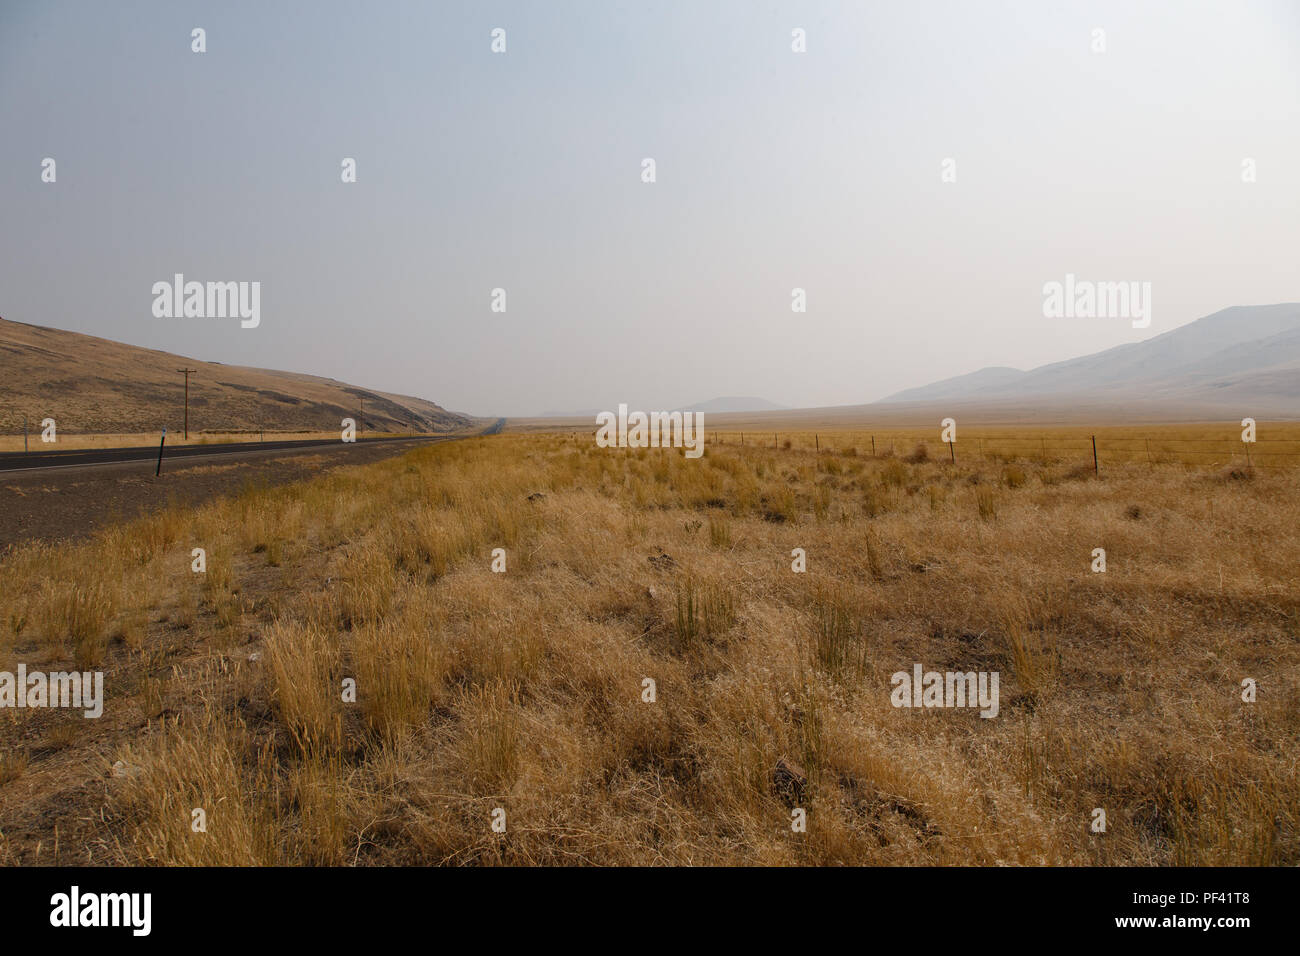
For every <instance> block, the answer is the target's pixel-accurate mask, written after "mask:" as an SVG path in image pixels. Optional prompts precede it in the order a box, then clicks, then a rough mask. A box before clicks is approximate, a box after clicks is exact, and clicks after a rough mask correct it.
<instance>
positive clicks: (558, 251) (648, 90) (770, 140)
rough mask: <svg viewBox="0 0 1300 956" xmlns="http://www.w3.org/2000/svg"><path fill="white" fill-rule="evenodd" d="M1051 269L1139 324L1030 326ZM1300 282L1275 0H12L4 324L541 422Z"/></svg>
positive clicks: (1284, 43) (1285, 20)
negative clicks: (247, 307)
mask: <svg viewBox="0 0 1300 956" xmlns="http://www.w3.org/2000/svg"><path fill="white" fill-rule="evenodd" d="M195 27H202V28H204V29H205V30H206V34H207V36H206V40H207V52H205V53H201V54H199V53H193V52H191V30H192V29H193V28H195ZM496 27H500V28H503V29H504V30H505V31H506V44H507V48H506V52H505V53H503V54H494V53H493V52H492V51H491V48H490V46H491V31H492V30H493V28H496ZM795 28H802V29H804V30H805V31H806V34H807V52H806V53H795V52H793V51H792V50H791V42H792V39H791V31H792V30H794V29H795ZM1095 28H1101V29H1103V30H1104V31H1105V43H1106V51H1105V52H1104V53H1095V52H1093V49H1092V46H1093V30H1094V29H1095ZM45 157H52V158H54V159H55V161H56V163H57V167H56V168H57V181H56V182H54V183H43V182H42V181H41V163H42V160H43V159H44V158H45ZM344 157H354V158H355V159H356V161H357V179H358V181H357V182H356V183H354V184H344V183H342V182H341V181H340V172H341V167H340V163H341V161H342V159H343V158H344ZM645 157H652V158H654V160H655V161H656V165H657V170H656V172H657V181H656V182H655V183H653V184H647V183H643V182H642V181H641V161H642V159H643V158H645ZM948 157H951V158H953V159H955V161H956V175H957V179H956V182H951V183H945V182H941V177H940V172H941V163H942V161H943V160H944V159H945V158H948ZM1246 158H1250V159H1253V160H1254V161H1255V166H1256V170H1257V181H1256V182H1254V183H1244V182H1243V181H1242V161H1243V159H1246ZM177 272H181V273H184V274H185V276H186V278H187V279H195V280H199V281H209V280H214V281H216V280H235V281H239V280H244V281H254V280H256V281H260V282H261V284H262V302H261V313H262V314H261V324H260V326H259V327H258V328H255V329H241V328H240V325H239V322H238V320H230V319H199V318H188V319H186V318H178V319H160V318H155V317H154V315H153V313H152V311H151V306H152V303H153V295H152V293H151V287H152V286H153V284H154V283H155V282H157V281H160V280H167V281H170V279H171V277H172V275H173V274H174V273H177ZM1066 273H1074V274H1076V275H1077V276H1079V277H1080V278H1084V279H1093V280H1105V281H1121V280H1133V281H1148V282H1151V283H1152V296H1153V321H1152V323H1151V327H1150V328H1148V329H1144V330H1136V329H1133V328H1132V327H1131V323H1130V322H1129V321H1128V320H1127V319H1123V318H1118V319H1078V318H1075V319H1047V318H1044V316H1043V292H1042V288H1043V284H1044V283H1045V282H1049V281H1053V280H1057V281H1061V280H1063V279H1064V277H1065V275H1066ZM498 287H500V288H504V289H505V290H506V292H507V311H506V312H505V313H504V314H500V313H494V312H492V311H491V310H490V304H491V292H492V290H493V289H494V288H498ZM794 287H802V288H804V289H806V290H807V303H808V311H807V312H806V313H804V314H797V313H793V312H792V311H791V289H792V288H794ZM1298 299H1300V3H1298V2H1296V0H1282V2H1275V3H1270V2H1247V0H1232V2H1223V3H1196V2H1188V0H1177V2H1168V3H1157V2H1133V0H1124V2H1118V3H1088V4H1082V3H1079V4H1069V3H1058V2H1050V3H1045V2H1036V0H1025V2H1017V3H977V2H956V3H925V2H918V3H911V2H909V3H889V4H884V3H866V2H851V3H830V2H828V3H756V2H753V0H739V2H734V3H733V2H717V0H680V2H641V3H612V2H602V0H583V2H555V0H548V2H544V3H542V2H527V3H474V2H469V0H465V2H457V3H435V2H418V3H396V2H386V0H373V2H369V3H355V2H352V3H337V4H336V3H323V2H310V3H307V2H304V3H289V2H283V0H277V2H273V3H260V2H259V3H221V4H187V3H180V2H170V0H169V2H152V3H124V2H114V3H103V2H85V3H57V2H42V3H22V2H15V0H0V315H3V316H4V317H5V318H9V319H15V320H19V321H23V322H31V323H36V324H39V325H50V326H55V327H57V328H63V329H71V330H74V331H79V332H87V333H91V334H94V335H100V336H104V337H107V338H112V339H117V340H122V341H126V342H130V343H132V344H136V345H145V346H150V347H154V348H159V349H164V350H167V351H172V352H178V353H181V354H185V355H189V356H193V357H195V358H200V359H207V360H215V361H222V362H229V363H237V364H244V365H256V366H264V367H271V368H283V369H290V370H294V371H303V372H312V373H315V374H322V375H329V376H333V377H336V378H339V379H344V380H347V381H350V382H353V383H356V384H359V385H364V386H367V387H371V388H379V389H386V390H389V391H396V392H404V393H408V394H414V395H419V396H422V397H425V398H429V399H432V400H433V401H436V402H438V403H439V404H442V405H444V406H446V407H448V408H452V409H455V410H459V411H466V412H471V413H476V414H482V415H490V414H507V415H526V414H536V413H538V412H541V411H543V410H550V409H556V410H559V409H578V408H613V407H615V406H616V405H617V403H619V402H627V403H629V404H630V405H631V406H632V407H634V408H646V409H655V408H666V407H673V406H675V405H680V404H683V403H687V402H694V401H700V400H704V399H708V398H711V397H714V396H718V395H759V396H762V397H765V398H768V399H771V400H772V401H776V402H779V403H782V404H786V405H792V406H812V405H832V404H850V403H857V402H863V401H869V400H874V399H876V398H880V397H883V396H884V395H886V394H889V393H891V392H894V391H897V390H899V389H902V388H907V387H911V386H915V385H920V384H924V383H926V382H928V381H931V380H934V379H937V378H942V377H945V376H948V375H954V374H960V373H963V372H968V371H972V370H974V369H977V368H979V367H981V366H985V365H1015V366H1018V367H1021V368H1027V367H1031V366H1034V365H1038V364H1042V363H1044V362H1048V361H1054V360H1058V359H1064V358H1069V357H1073V356H1075V355H1080V354H1083V353H1086V352H1091V351H1095V350H1098V349H1102V348H1107V347H1110V346H1113V345H1118V344H1121V343H1124V342H1130V341H1136V340H1138V339H1141V338H1147V337H1150V336H1152V335H1156V334H1159V333H1161V332H1165V331H1168V330H1169V329H1171V328H1173V327H1175V326H1178V325H1181V324H1184V323H1186V322H1189V321H1191V320H1193V319H1195V318H1198V317H1200V316H1202V315H1206V314H1208V313H1211V312H1214V311H1217V310H1218V309H1221V308H1223V307H1226V306H1229V305H1244V304H1259V303H1271V302H1280V301H1295V300H1298Z"/></svg>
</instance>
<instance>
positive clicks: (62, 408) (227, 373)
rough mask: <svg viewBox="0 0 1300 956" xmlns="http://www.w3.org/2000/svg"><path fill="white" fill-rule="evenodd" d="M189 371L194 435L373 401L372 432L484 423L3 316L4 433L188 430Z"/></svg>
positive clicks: (326, 426)
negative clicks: (50, 427) (26, 425)
mask: <svg viewBox="0 0 1300 956" xmlns="http://www.w3.org/2000/svg"><path fill="white" fill-rule="evenodd" d="M180 368H193V369H197V372H196V373H195V374H193V375H191V376H190V396H189V403H190V431H191V432H196V431H242V430H255V429H257V428H259V427H260V428H265V429H266V430H267V431H315V430H322V431H324V430H333V429H337V428H338V427H339V421H340V420H341V419H342V418H344V417H348V416H351V417H353V418H356V417H357V416H358V412H359V410H360V407H361V400H362V399H363V398H364V400H365V425H366V428H368V429H371V430H373V431H399V430H404V429H406V428H408V427H414V428H415V429H416V430H417V431H433V432H446V431H455V430H457V429H461V428H465V427H469V426H471V425H473V424H475V422H476V420H475V419H472V418H470V417H468V416H465V415H460V414H457V413H455V412H449V411H447V410H446V409H445V408H442V407H440V406H438V405H435V404H433V403H432V402H429V401H425V400H424V399H422V398H411V397H409V396H406V395H393V394H389V393H387V392H377V391H371V390H370V389H364V388H358V387H356V386H353V385H348V384H347V383H345V382H338V381H335V380H334V379H329V378H320V377H318V376H315V375H303V374H300V373H297V372H278V371H272V370H269V369H260V368H247V367H244V366H240V365H223V364H221V363H220V362H204V361H200V360H198V359H192V358H185V357H182V356H179V355H173V354H171V353H169V352H159V351H155V350H153V349H144V348H139V347H137V346H134V345H125V344H123V343H121V342H113V341H110V340H108V339H101V338H96V337H95V336H93V335H82V334H80V333H77V332H64V331H61V330H59V329H49V328H45V327H43V326H39V325H27V324H26V323H23V322H12V321H9V320H7V319H0V433H7V434H12V433H15V432H17V431H20V430H21V429H22V426H23V416H24V415H26V416H27V418H28V419H29V420H30V421H31V422H32V423H36V422H39V421H40V420H41V419H43V418H47V417H48V418H53V419H54V420H55V421H56V422H57V423H58V428H59V430H60V431H61V432H67V433H81V432H144V431H157V430H158V429H161V428H163V427H166V428H168V429H169V430H173V431H175V430H179V429H180V427H181V425H182V417H183V414H184V377H183V376H182V375H180V374H179V373H178V372H177V369H180Z"/></svg>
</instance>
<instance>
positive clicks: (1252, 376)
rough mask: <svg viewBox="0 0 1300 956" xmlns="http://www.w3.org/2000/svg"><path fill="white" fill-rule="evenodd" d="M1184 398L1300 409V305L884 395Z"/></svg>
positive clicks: (1269, 409)
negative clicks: (1073, 356)
mask: <svg viewBox="0 0 1300 956" xmlns="http://www.w3.org/2000/svg"><path fill="white" fill-rule="evenodd" d="M928 402H963V403H968V402H979V403H1008V402H1026V403H1028V402H1032V403H1040V402H1046V403H1051V404H1062V403H1075V402H1088V403H1104V404H1124V403H1138V402H1151V403H1158V404H1161V405H1169V404H1172V403H1181V404H1185V405H1188V406H1192V405H1195V406H1197V407H1214V406H1219V407H1224V408H1231V409H1235V410H1239V411H1240V412H1241V414H1252V413H1253V414H1256V415H1262V414H1269V415H1281V416H1286V417H1294V416H1296V415H1300V303H1295V302H1288V303H1281V304H1278V305H1257V306H1234V307H1232V308H1228V309H1224V310H1222V311H1220V312H1215V313H1214V314H1213V315H1207V316H1205V317H1204V318H1201V319H1197V320H1196V321H1195V322H1191V323H1188V324H1187V325H1184V326H1181V327H1179V328H1177V329H1174V330H1173V331H1170V332H1165V333H1164V334H1162V335H1157V336H1155V337H1154V338H1150V339H1147V340H1146V341H1145V342H1136V343H1133V344H1130V345H1120V346H1117V347H1116V348H1113V349H1107V350H1106V351H1104V352H1097V353H1095V354H1093V355H1085V356H1083V357H1081V358H1076V359H1069V360H1067V361H1064V362H1054V363H1052V364H1051V365H1044V366H1041V367H1039V368H1035V369H1031V370H1030V371H1020V370H1018V369H1013V368H1004V367H997V368H985V369H981V370H979V371H977V372H972V373H970V374H968V375H960V376H957V377H955V378H948V379H944V380H942V381H939V382H934V383H932V384H930V385H925V386H922V387H920V388H912V389H907V390H906V391H902V392H898V393H896V394H894V395H891V396H889V397H888V398H885V399H882V400H881V403H882V404H884V403H889V404H897V403H928Z"/></svg>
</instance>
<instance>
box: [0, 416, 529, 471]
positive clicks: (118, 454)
mask: <svg viewBox="0 0 1300 956" xmlns="http://www.w3.org/2000/svg"><path fill="white" fill-rule="evenodd" d="M505 421H506V420H505V419H504V418H502V419H498V420H497V421H496V422H494V423H493V424H492V425H491V426H489V427H488V428H487V429H486V430H484V431H483V432H482V434H484V435H495V434H496V433H497V432H499V431H501V428H502V426H503V425H504V424H505ZM451 437H452V436H450V435H416V436H413V437H396V438H364V439H362V440H361V441H358V442H353V443H352V444H354V445H357V446H362V445H375V444H378V443H381V442H434V441H446V440H447V439H448V438H451ZM342 444H343V442H341V441H340V440H339V439H337V438H312V439H307V440H305V441H266V442H229V443H223V444H220V445H175V446H172V447H170V448H169V447H167V446H166V445H164V446H163V461H162V467H163V471H166V470H167V463H168V462H170V461H174V460H176V459H181V458H185V459H190V458H210V457H223V456H229V455H239V456H243V457H247V456H250V455H260V454H269V453H275V454H283V453H284V452H286V451H300V450H304V449H309V448H320V447H322V446H335V445H342ZM157 460H158V446H157V445H142V446H139V447H135V448H65V449H61V450H57V451H56V450H50V451H46V450H42V451H32V452H21V451H15V452H3V453H0V473H3V472H12V471H25V470H27V469H31V468H67V467H71V466H73V465H111V464H116V463H118V462H125V461H152V462H156V461H157Z"/></svg>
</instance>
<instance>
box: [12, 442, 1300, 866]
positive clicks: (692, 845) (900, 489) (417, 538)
mask: <svg viewBox="0 0 1300 956" xmlns="http://www.w3.org/2000/svg"><path fill="white" fill-rule="evenodd" d="M832 447H833V448H835V446H834V445H832ZM851 448H852V450H850V449H851ZM905 451H906V452H907V453H908V456H909V457H911V458H913V459H914V460H913V461H910V462H909V461H905V460H904V459H903V457H902V456H901V455H899V456H895V457H892V458H872V457H870V456H869V455H866V454H864V453H863V449H862V448H861V447H860V445H859V446H858V447H856V448H853V447H852V446H850V445H848V444H847V443H845V445H844V447H841V448H835V450H834V451H827V450H825V449H824V450H823V451H822V453H820V454H818V453H816V452H814V451H811V450H810V449H809V448H807V447H806V446H805V445H804V443H802V442H799V441H792V443H791V447H790V448H789V449H785V448H783V447H780V446H779V445H778V447H777V448H775V449H774V448H772V447H771V444H770V443H769V444H767V445H765V446H762V447H755V446H754V445H752V444H746V446H744V447H741V446H739V445H738V444H733V443H727V444H721V445H710V446H709V447H708V450H707V453H706V455H705V456H704V457H703V458H702V459H699V460H694V461H693V460H687V459H685V458H684V457H682V456H681V454H680V453H679V452H676V451H668V450H662V451H661V450H654V449H652V450H639V451H627V450H616V449H599V448H596V447H594V446H593V445H592V444H591V443H590V442H589V441H584V442H581V443H580V442H579V441H578V440H576V439H574V438H573V437H572V436H567V435H545V434H540V435H536V434H529V435H506V436H495V437H492V438H487V439H474V440H469V441H464V442H458V443H454V444H447V445H439V446H436V447H429V448H423V449H419V450H417V451H414V452H411V453H409V454H407V455H405V456H403V457H401V458H397V459H394V460H392V461H387V462H383V463H379V464H375V465H370V466H365V467H356V468H349V469H343V470H340V471H338V472H336V473H332V474H330V475H326V476H323V477H320V478H318V479H316V480H314V481H311V482H306V483H303V484H299V485H294V486H288V487H282V488H278V489H271V490H256V489H250V490H249V491H247V492H245V493H243V494H241V495H239V496H237V497H235V498H231V499H228V500H221V501H214V502H212V503H211V504H209V505H207V506H205V507H203V508H201V509H198V510H196V511H180V510H169V511H166V512H163V513H160V514H157V515H154V516H152V517H149V518H146V519H143V520H140V521H137V522H133V523H131V524H127V525H123V526H120V527H117V528H114V529H111V530H110V531H109V532H107V533H104V534H102V535H100V536H98V537H96V538H95V539H93V540H91V541H90V542H88V543H86V544H84V545H79V546H76V547H67V548H63V549H54V548H50V547H46V546H32V547H27V548H22V549H18V550H17V551H15V552H13V553H11V554H9V555H8V556H6V557H5V559H4V561H3V564H2V565H0V593H3V594H5V595H6V614H5V620H4V621H3V622H2V626H0V655H2V656H3V659H4V662H5V663H4V664H3V665H2V666H5V667H8V668H9V669H12V667H13V666H14V664H15V663H16V662H17V661H18V660H23V661H26V662H27V663H28V665H29V667H30V666H36V663H35V662H41V663H42V666H48V668H49V669H56V668H58V667H67V666H71V664H72V662H73V660H74V659H75V658H80V659H81V660H82V661H85V662H89V663H88V666H92V665H93V666H100V667H102V668H103V669H104V670H105V672H106V674H105V688H106V696H107V701H106V704H105V716H104V717H103V718H102V719H101V720H100V721H82V722H80V723H77V724H76V725H75V726H76V731H75V732H73V733H71V735H70V732H69V731H67V730H63V729H60V730H58V731H57V733H58V734H59V735H61V737H60V746H58V747H55V748H50V747H46V746H43V745H41V744H39V743H37V742H36V741H38V740H45V739H47V738H52V736H53V734H54V733H55V730H54V726H55V724H56V723H57V724H59V725H61V726H63V725H66V723H67V721H66V715H63V714H54V713H51V712H48V711H45V712H40V711H30V710H27V711H22V712H18V711H0V832H2V833H3V839H0V859H3V860H5V861H7V862H15V863H17V862H21V863H35V862H44V863H50V862H74V861H75V862H94V863H128V864H130V863H141V862H163V863H181V864H246V863H299V864H354V863H392V864H425V863H451V864H493V863H512V864H533V863H544V864H568V863H625V864H663V863H677V864H722V863H757V864H838V863H849V864H954V863H957V864H996V863H1010V864H1121V863H1123V864H1248V865H1249V864H1290V865H1294V864H1296V863H1300V830H1298V829H1297V825H1298V821H1297V812H1298V811H1297V808H1298V807H1300V779H1298V777H1297V767H1296V761H1295V741H1296V737H1297V733H1300V695H1298V694H1297V691H1298V690H1300V591H1298V589H1297V584H1296V568H1297V567H1300V499H1298V498H1297V490H1298V488H1300V473H1297V472H1293V471H1249V470H1246V469H1244V468H1240V467H1238V468H1236V469H1234V470H1232V471H1224V470H1222V469H1207V468H1198V467H1193V466H1190V465H1187V464H1159V463H1155V464H1152V465H1147V464H1146V463H1145V462H1142V463H1140V464H1138V463H1135V464H1123V463H1121V464H1117V465H1114V466H1110V467H1106V468H1104V469H1103V472H1102V476H1101V478H1099V479H1098V478H1096V477H1093V476H1092V474H1091V468H1090V465H1089V467H1087V468H1080V467H1078V463H1077V462H1069V461H1062V462H1054V461H1050V460H1049V461H1046V462H1043V461H1035V460H1033V459H1032V458H1029V459H1021V460H1016V461H1008V462H1004V461H1000V460H993V459H991V458H990V459H986V460H977V461H967V460H965V458H962V459H960V460H959V461H958V463H957V465H956V466H953V465H951V464H948V463H946V462H945V461H944V460H943V459H941V458H939V457H938V455H937V454H935V453H934V452H935V449H931V453H930V454H928V455H927V456H926V457H925V459H924V460H922V459H921V458H920V456H918V455H915V454H911V452H912V448H911V447H910V446H909V447H908V448H907V449H906V450H905ZM194 547H203V548H205V549H206V551H207V572H206V574H205V575H202V576H200V575H196V574H193V573H192V572H191V571H190V561H191V558H190V552H191V549H192V548H194ZM1097 547H1101V548H1105V549H1106V553H1107V565H1108V567H1107V571H1106V573H1104V574H1095V573H1093V572H1092V571H1091V570H1090V564H1091V562H1092V550H1093V549H1094V548H1097ZM495 548H503V549H505V552H506V564H507V570H506V571H505V573H502V574H497V573H493V572H492V571H491V570H490V568H491V563H492V560H493V553H492V552H493V549H495ZM796 548H802V549H804V550H805V551H806V554H807V571H806V573H802V574H799V573H794V572H793V571H792V569H791V562H792V556H791V553H792V551H793V549H796ZM97 662H98V663H97ZM914 662H920V663H922V664H923V665H924V666H925V668H926V669H935V670H959V671H969V670H986V671H997V672H999V673H1000V675H1001V700H1000V712H999V714H998V716H997V717H996V718H993V719H983V718H981V717H979V716H978V714H977V713H976V712H974V711H973V710H963V709H953V710H942V709H938V710H908V709H896V708H894V707H892V706H891V704H890V691H891V689H892V688H891V682H890V675H891V674H892V673H893V672H895V671H899V670H903V671H908V670H910V669H911V666H912V664H913V663H914ZM1247 677H1249V678H1253V679H1255V680H1256V681H1258V685H1259V698H1258V700H1257V701H1256V702H1255V703H1244V702H1243V701H1242V700H1241V686H1240V685H1241V681H1242V680H1243V679H1244V678H1247ZM647 678H649V679H651V680H653V681H654V686H655V693H656V697H655V700H654V702H653V703H648V702H646V701H645V700H644V698H643V694H645V693H646V690H645V688H646V684H645V683H644V682H645V681H646V679H647ZM348 680H353V681H355V686H356V700H355V702H353V701H350V700H347V699H345V694H344V690H345V687H346V685H345V681H348ZM119 761H120V762H121V768H120V775H119V776H110V775H109V768H110V767H111V766H112V765H114V764H115V763H117V762H119ZM782 761H784V762H785V764H784V765H785V766H787V767H788V766H793V765H797V767H798V768H799V769H801V771H802V775H803V779H800V780H797V781H796V782H794V783H791V782H790V781H789V780H788V779H786V780H783V779H782V778H781V776H780V774H779V773H777V772H776V771H777V767H778V765H781V762H782ZM792 804H796V805H798V806H800V807H802V808H804V809H806V810H807V813H808V828H807V832H806V833H796V832H792V830H791V827H790V820H791V805H792ZM1097 807H1100V808H1103V809H1105V811H1106V814H1107V818H1108V829H1107V832H1106V833H1104V834H1095V833H1092V832H1091V831H1090V827H1089V824H1090V822H1091V820H1092V811H1093V809H1094V808H1097ZM195 808H203V809H204V810H205V812H206V817H207V832H205V833H196V832H194V831H193V830H192V829H191V814H192V811H193V810H194V809H195ZM497 808H500V809H501V810H504V811H505V819H506V828H505V832H504V833H498V832H494V831H493V829H492V827H491V823H492V814H493V811H494V810H496V809H497ZM56 827H57V829H58V839H57V840H55V839H53V833H54V829H55V828H56ZM54 846H57V847H58V848H59V849H58V850H57V851H56V850H52V849H51V848H52V847H54ZM38 847H39V848H38Z"/></svg>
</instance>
